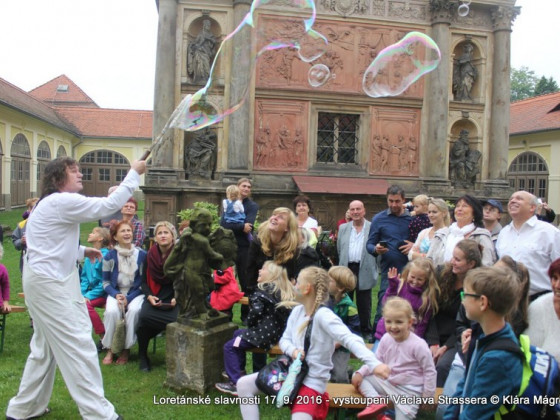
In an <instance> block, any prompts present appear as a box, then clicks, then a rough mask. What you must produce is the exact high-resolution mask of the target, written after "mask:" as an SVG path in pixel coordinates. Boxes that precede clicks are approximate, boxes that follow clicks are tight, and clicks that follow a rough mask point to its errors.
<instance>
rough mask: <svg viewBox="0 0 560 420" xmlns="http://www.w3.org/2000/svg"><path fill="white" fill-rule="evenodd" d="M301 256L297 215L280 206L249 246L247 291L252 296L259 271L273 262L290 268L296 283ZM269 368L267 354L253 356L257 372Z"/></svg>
mask: <svg viewBox="0 0 560 420" xmlns="http://www.w3.org/2000/svg"><path fill="white" fill-rule="evenodd" d="M298 256H299V232H298V223H297V220H296V215H295V214H294V212H293V211H291V210H290V209H289V208H287V207H278V208H276V209H274V211H273V212H272V216H270V217H269V218H268V220H267V221H265V222H263V223H261V225H260V226H259V229H258V231H257V237H256V238H255V239H254V240H253V242H251V245H250V246H249V255H248V258H247V289H246V290H245V294H246V295H248V296H249V298H250V296H251V294H252V293H254V291H255V290H256V286H257V279H258V277H259V270H260V269H261V268H262V267H263V265H264V263H265V262H266V261H268V260H272V261H273V262H274V263H275V264H276V265H279V266H281V267H283V268H285V269H286V272H287V275H288V279H290V281H292V282H293V281H294V279H295V278H296V275H297V269H298V267H297V260H298ZM265 365H266V354H258V353H254V354H253V372H257V371H258V370H260V369H261V368H262V367H264V366H265Z"/></svg>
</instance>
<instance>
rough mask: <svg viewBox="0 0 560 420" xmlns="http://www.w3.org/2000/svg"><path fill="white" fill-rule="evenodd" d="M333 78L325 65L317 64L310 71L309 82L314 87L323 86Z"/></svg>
mask: <svg viewBox="0 0 560 420" xmlns="http://www.w3.org/2000/svg"><path fill="white" fill-rule="evenodd" d="M330 77H331V71H330V69H329V68H328V67H327V66H325V65H324V64H315V65H314V66H312V67H311V68H310V69H309V73H308V74H307V80H309V84H310V85H311V86H313V87H320V86H323V85H324V84H325V83H327V81H328V80H329V79H330Z"/></svg>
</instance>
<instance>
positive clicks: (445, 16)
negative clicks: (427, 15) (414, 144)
mask: <svg viewBox="0 0 560 420" xmlns="http://www.w3.org/2000/svg"><path fill="white" fill-rule="evenodd" d="M453 10H454V4H453V2H451V1H450V0H430V11H431V13H432V38H433V40H434V41H435V43H436V44H437V45H438V47H439V49H440V52H441V62H440V63H439V66H438V67H437V68H436V69H435V70H434V71H432V72H431V73H429V74H428V78H429V83H428V86H429V89H428V92H427V93H426V94H425V95H424V97H425V103H426V105H427V107H426V109H427V110H428V112H429V114H428V130H427V138H426V142H425V144H423V145H422V147H421V148H420V154H421V155H420V161H421V162H422V170H421V176H422V178H423V180H424V184H425V186H426V187H427V188H428V189H431V188H436V189H439V188H441V187H445V186H448V185H449V181H448V180H447V162H448V152H447V135H448V133H447V119H448V115H449V75H450V74H451V73H450V70H449V65H450V55H449V54H450V34H449V26H450V24H451V17H452V13H453Z"/></svg>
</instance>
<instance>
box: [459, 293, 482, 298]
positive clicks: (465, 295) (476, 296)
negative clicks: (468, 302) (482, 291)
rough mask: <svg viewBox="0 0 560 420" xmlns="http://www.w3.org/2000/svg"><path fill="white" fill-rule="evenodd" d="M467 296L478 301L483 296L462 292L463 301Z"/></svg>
mask: <svg viewBox="0 0 560 420" xmlns="http://www.w3.org/2000/svg"><path fill="white" fill-rule="evenodd" d="M467 296H470V297H472V298H475V299H478V298H480V297H481V296H482V295H477V294H476V293H465V292H463V291H461V300H465V298H466V297H467Z"/></svg>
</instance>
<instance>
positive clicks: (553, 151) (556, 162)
mask: <svg viewBox="0 0 560 420" xmlns="http://www.w3.org/2000/svg"><path fill="white" fill-rule="evenodd" d="M524 152H534V153H538V154H539V155H540V156H541V157H542V158H543V159H544V160H545V161H546V164H547V166H548V173H549V175H548V204H549V205H550V207H551V208H552V209H553V210H554V211H555V212H556V213H558V214H560V130H554V131H547V132H544V133H534V134H526V135H517V136H511V137H510V139H509V150H508V166H509V165H511V162H512V161H513V160H514V159H515V158H516V157H517V156H519V155H520V154H521V153H524Z"/></svg>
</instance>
